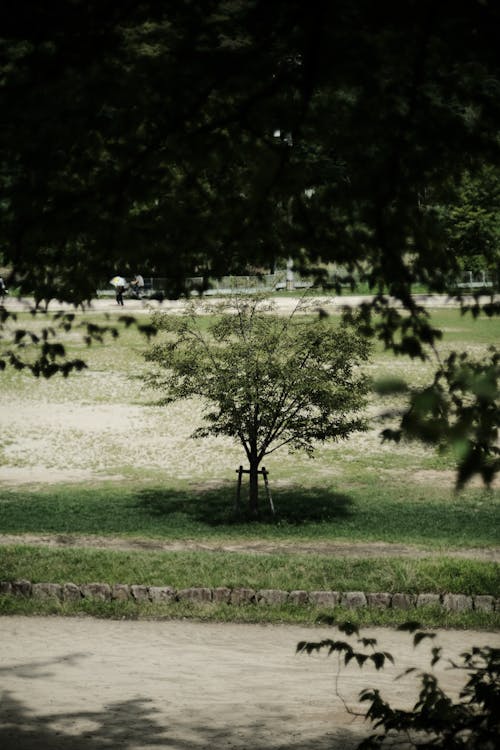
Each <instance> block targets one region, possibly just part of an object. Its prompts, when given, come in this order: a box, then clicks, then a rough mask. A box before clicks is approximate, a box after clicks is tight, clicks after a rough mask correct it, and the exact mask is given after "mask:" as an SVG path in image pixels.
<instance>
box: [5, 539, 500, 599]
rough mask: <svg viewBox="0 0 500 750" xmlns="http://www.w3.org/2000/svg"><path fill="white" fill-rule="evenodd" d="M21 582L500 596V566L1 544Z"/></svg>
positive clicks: (9, 574) (10, 575)
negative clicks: (22, 580) (53, 547)
mask: <svg viewBox="0 0 500 750" xmlns="http://www.w3.org/2000/svg"><path fill="white" fill-rule="evenodd" d="M21 578H25V579H27V580H30V581H32V582H33V583H39V582H50V583H66V582H73V583H77V584H81V583H89V582H99V583H109V584H113V583H126V584H134V583H135V584H143V585H148V586H164V585H169V586H172V587H174V588H175V589H182V588H189V587H191V586H198V587H201V586H206V587H209V588H216V587H218V586H227V587H229V588H239V587H248V588H252V589H255V590H258V589H268V588H272V589H281V590H284V591H291V590H294V589H303V590H306V591H314V590H334V591H364V592H365V593H368V592H377V591H386V592H389V593H396V592H405V593H408V594H419V593H445V592H449V593H461V594H468V595H472V594H486V595H490V596H495V597H500V575H499V568H498V565H496V564H495V563H490V562H481V561H473V560H460V559H452V558H423V559H412V558H372V559H361V558H336V557H332V556H327V555H314V554H306V555H297V554H262V555H260V554H259V555H255V554H240V553H234V552H216V551H213V552H212V551H179V552H143V551H141V552H135V551H134V552H120V551H108V550H95V549H47V548H44V547H29V546H24V545H22V546H21V545H15V546H5V547H0V579H3V580H16V579H21Z"/></svg>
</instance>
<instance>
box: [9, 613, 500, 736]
mask: <svg viewBox="0 0 500 750" xmlns="http://www.w3.org/2000/svg"><path fill="white" fill-rule="evenodd" d="M0 633H1V637H0V672H1V686H2V687H1V690H2V698H1V701H0V747H2V748H3V750H14V748H15V749H16V750H34V749H35V748H36V749H37V750H38V749H40V750H41V749H42V748H43V750H70V749H71V750H94V749H95V748H126V749H128V750H145V749H146V748H169V750H186V749H187V748H194V749H196V748H249V749H250V748H252V750H264V749H266V750H267V749H268V750H270V749H271V748H282V750H284V748H289V749H290V750H306V748H315V750H322V749H323V748H327V747H328V748H334V749H335V748H338V750H340V749H341V748H342V749H345V750H348V749H349V748H352V747H355V745H356V742H357V741H359V740H360V738H361V737H362V736H363V735H364V734H365V733H366V732H367V725H366V724H364V722H363V720H362V719H361V718H357V719H353V717H352V716H350V715H349V714H348V713H347V712H346V710H345V708H344V705H343V703H342V701H341V699H340V698H339V697H338V696H337V695H336V672H337V662H336V659H335V657H329V658H327V657H326V656H325V655H315V656H306V655H296V654H295V646H296V644H297V642H298V641H299V640H302V639H306V640H319V639H321V638H324V637H330V638H331V637H336V635H335V632H334V631H332V630H329V629H323V628H322V629H311V628H303V627H298V626H262V625H243V624H240V625H234V624H211V623H210V624H209V623H196V622H191V621H154V622H153V621H140V622H134V621H109V620H95V619H90V618H88V619H87V618H78V619H76V618H68V619H64V618H44V617H41V618H22V617H5V618H2V619H1V620H0ZM368 634H369V635H370V636H375V637H377V639H378V641H379V648H384V649H387V650H389V651H390V652H391V653H392V654H393V656H394V657H395V659H396V666H395V667H392V666H389V667H388V668H386V669H384V670H383V671H382V672H379V673H376V672H375V671H374V669H373V668H372V667H368V668H366V667H365V668H364V669H363V670H362V671H361V670H359V669H358V668H357V667H354V666H349V667H348V668H347V669H343V670H342V676H341V677H340V681H339V684H338V688H339V692H340V694H341V695H342V696H343V698H344V699H345V700H346V701H347V703H348V705H349V706H350V707H351V708H353V709H355V710H358V711H360V710H361V705H360V704H359V703H357V697H358V695H359V691H360V690H361V689H363V688H365V687H378V688H380V689H381V690H382V693H383V695H384V697H388V698H389V699H390V700H391V702H392V703H393V705H395V706H398V707H401V708H404V707H410V706H411V705H412V701H414V699H415V697H416V683H415V678H414V676H413V675H407V676H405V677H404V678H403V679H402V680H399V681H398V682H396V683H395V682H394V677H395V676H396V675H398V674H400V673H401V672H402V671H404V670H405V669H406V668H407V667H409V666H421V667H422V668H425V669H426V670H427V669H429V666H428V664H429V661H428V658H427V657H428V655H429V653H430V648H431V647H432V645H434V642H430V641H428V640H425V641H424V642H423V643H422V644H421V645H420V646H419V647H418V649H417V650H414V649H413V648H412V646H411V644H410V639H409V637H408V635H406V634H402V633H396V632H394V631H389V630H380V629H379V630H377V629H372V630H370V631H369V632H368V631H367V632H366V633H363V635H368ZM486 644H487V645H490V646H496V647H500V634H498V633H497V634H493V633H475V632H470V631H469V632H458V631H450V632H443V633H440V634H439V636H438V640H437V643H436V645H441V646H443V648H444V654H445V655H446V657H447V658H451V657H452V656H456V655H458V654H460V653H461V652H462V651H464V650H465V649H467V648H470V646H471V645H478V646H479V645H486ZM446 666H447V664H446V662H445V660H443V662H442V664H441V663H439V664H438V665H437V666H436V668H435V669H436V674H437V676H438V677H439V680H440V683H441V684H442V686H443V687H444V688H445V689H446V690H447V691H451V692H452V694H456V691H457V690H458V689H459V688H460V686H461V684H462V683H461V679H463V675H460V674H457V672H456V670H446V669H445V667H446Z"/></svg>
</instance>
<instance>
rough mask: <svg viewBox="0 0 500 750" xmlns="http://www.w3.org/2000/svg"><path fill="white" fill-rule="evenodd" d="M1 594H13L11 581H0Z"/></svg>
mask: <svg viewBox="0 0 500 750" xmlns="http://www.w3.org/2000/svg"><path fill="white" fill-rule="evenodd" d="M0 594H12V584H11V582H10V581H0Z"/></svg>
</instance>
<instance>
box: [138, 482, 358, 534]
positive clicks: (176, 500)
mask: <svg viewBox="0 0 500 750" xmlns="http://www.w3.org/2000/svg"><path fill="white" fill-rule="evenodd" d="M272 498H273V504H274V508H275V514H274V515H273V513H272V511H271V507H270V504H269V502H268V500H267V498H266V497H265V493H262V496H261V497H260V499H259V502H260V514H259V518H258V519H257V521H258V522H260V523H289V524H299V523H303V522H317V523H321V522H323V521H334V520H336V519H337V520H338V519H339V518H346V517H349V516H351V515H352V506H353V500H352V499H351V498H350V497H349V496H348V495H343V494H340V493H336V492H331V491H330V490H328V489H324V488H321V487H311V488H307V489H304V488H300V487H297V488H296V489H286V490H278V491H276V492H273V494H272ZM137 503H138V505H139V506H140V508H141V510H142V511H143V512H144V511H146V512H147V513H150V514H151V515H154V516H161V517H168V516H182V517H184V518H185V519H186V520H189V521H191V522H197V523H203V524H207V525H208V526H221V525H228V524H233V525H235V524H241V523H249V522H251V521H254V522H255V520H256V519H255V518H254V517H253V516H251V515H250V514H249V512H248V510H247V507H246V506H247V498H246V496H245V495H244V494H243V493H242V498H241V507H240V509H239V510H238V511H237V510H236V508H235V493H234V488H230V487H228V486H221V487H219V488H218V489H216V490H214V489H207V490H192V491H188V492H179V491H176V490H169V489H146V490H142V491H141V492H139V494H138V496H137Z"/></svg>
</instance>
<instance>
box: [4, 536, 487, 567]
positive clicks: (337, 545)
mask: <svg viewBox="0 0 500 750" xmlns="http://www.w3.org/2000/svg"><path fill="white" fill-rule="evenodd" d="M14 544H23V545H34V546H41V547H50V548H65V549H68V548H77V547H92V548H93V549H103V550H116V551H124V552H129V551H136V552H137V551H141V550H142V551H146V552H148V551H149V552H179V551H182V550H190V551H192V550H200V551H206V552H240V553H246V554H255V555H265V554H300V555H307V554H315V555H331V556H332V557H364V558H367V557H369V558H371V557H409V558H413V559H417V558H424V557H438V556H441V555H442V554H443V553H442V552H440V551H438V550H431V549H420V548H418V547H412V546H409V545H404V544H389V543H386V542H340V541H335V542H324V541H318V542H316V541H315V542H310V543H307V542H293V541H262V540H255V541H251V540H245V541H233V542H212V541H203V542H200V541H193V540H189V539H188V540H185V541H183V540H176V541H162V540H159V539H124V538H120V537H97V536H76V535H62V534H57V535H48V534H44V535H37V534H18V535H16V534H0V545H14ZM446 556H447V557H459V558H464V559H468V560H484V561H486V562H500V548H499V547H481V548H476V549H457V550H449V549H447V550H446Z"/></svg>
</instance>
